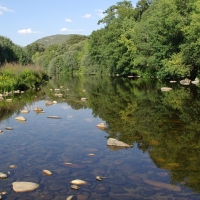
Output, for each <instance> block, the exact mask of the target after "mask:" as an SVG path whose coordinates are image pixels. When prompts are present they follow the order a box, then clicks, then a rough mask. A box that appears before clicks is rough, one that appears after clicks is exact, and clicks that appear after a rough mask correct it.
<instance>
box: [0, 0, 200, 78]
mask: <svg viewBox="0 0 200 200" xmlns="http://www.w3.org/2000/svg"><path fill="white" fill-rule="evenodd" d="M104 14H105V17H103V18H102V19H101V20H99V22H98V24H103V25H104V26H103V28H100V29H99V30H96V31H93V32H92V33H91V35H90V36H83V35H72V36H71V37H70V39H69V40H67V41H66V43H64V44H60V45H56V44H55V45H49V46H48V47H44V45H42V44H39V43H32V44H31V45H28V46H26V47H25V48H22V49H23V50H21V49H20V48H19V47H18V46H15V45H14V48H11V49H12V51H10V49H9V48H7V47H8V46H9V45H11V44H7V43H6V44H5V42H4V43H2V41H1V40H2V38H0V48H1V51H2V52H4V53H3V54H2V53H1V57H0V62H1V64H2V63H3V62H4V61H5V60H6V61H7V62H9V61H11V60H10V59H9V58H10V56H11V57H12V56H13V61H18V62H22V63H23V64H26V63H27V62H32V63H34V64H36V65H40V66H42V67H43V68H44V69H45V70H47V71H48V73H49V74H50V75H51V76H54V75H56V74H60V73H85V74H96V73H103V74H119V75H140V76H158V77H160V78H166V77H173V78H181V77H189V78H191V79H194V78H195V77H196V76H197V75H198V71H199V66H200V57H199V53H200V48H199V47H200V39H199V38H200V37H199V35H200V2H199V1H198V0H139V1H138V2H137V4H136V6H135V7H134V6H133V5H132V3H131V1H127V0H123V1H121V2H118V3H117V4H116V5H112V6H110V7H109V8H108V9H106V10H105V11H104ZM10 42H11V41H10ZM11 46H12V45H11ZM9 47H10V46H9ZM13 52H14V53H13ZM5 58H6V59H5Z"/></svg>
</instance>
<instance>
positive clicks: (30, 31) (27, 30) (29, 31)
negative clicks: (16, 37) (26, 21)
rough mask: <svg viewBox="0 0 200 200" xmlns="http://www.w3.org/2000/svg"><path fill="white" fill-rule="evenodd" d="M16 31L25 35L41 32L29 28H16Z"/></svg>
mask: <svg viewBox="0 0 200 200" xmlns="http://www.w3.org/2000/svg"><path fill="white" fill-rule="evenodd" d="M17 33H19V34H23V35H27V34H33V33H41V32H40V31H33V30H32V29H31V28H28V29H22V30H18V31H17Z"/></svg>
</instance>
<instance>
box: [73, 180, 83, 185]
mask: <svg viewBox="0 0 200 200" xmlns="http://www.w3.org/2000/svg"><path fill="white" fill-rule="evenodd" d="M86 183H87V182H86V181H83V180H80V179H75V180H73V181H71V184H74V185H84V184H86Z"/></svg>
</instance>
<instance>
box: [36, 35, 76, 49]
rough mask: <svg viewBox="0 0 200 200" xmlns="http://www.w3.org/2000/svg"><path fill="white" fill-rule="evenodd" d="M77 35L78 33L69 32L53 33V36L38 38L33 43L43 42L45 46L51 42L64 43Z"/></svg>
mask: <svg viewBox="0 0 200 200" xmlns="http://www.w3.org/2000/svg"><path fill="white" fill-rule="evenodd" d="M73 35H76V34H68V35H61V34H58V35H51V36H47V37H44V38H41V39H39V40H36V41H35V42H33V43H41V44H43V45H44V46H45V47H47V46H49V45H51V44H63V43H65V42H66V41H67V40H68V39H69V38H70V37H71V36H73Z"/></svg>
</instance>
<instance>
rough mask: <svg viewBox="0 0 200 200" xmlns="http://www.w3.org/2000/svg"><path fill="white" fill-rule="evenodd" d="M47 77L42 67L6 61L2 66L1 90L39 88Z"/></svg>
mask: <svg viewBox="0 0 200 200" xmlns="http://www.w3.org/2000/svg"><path fill="white" fill-rule="evenodd" d="M47 79H48V76H47V74H46V73H45V72H44V71H43V70H42V68H40V67H37V66H34V65H27V66H22V65H19V64H15V63H12V64H11V63H6V64H5V65H3V66H2V67H0V92H9V91H13V90H26V89H29V88H38V87H39V86H40V85H41V84H42V83H43V82H44V81H45V80H47Z"/></svg>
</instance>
